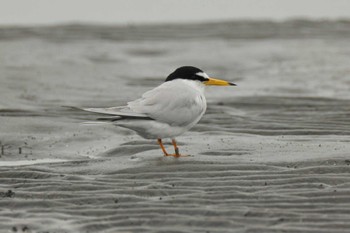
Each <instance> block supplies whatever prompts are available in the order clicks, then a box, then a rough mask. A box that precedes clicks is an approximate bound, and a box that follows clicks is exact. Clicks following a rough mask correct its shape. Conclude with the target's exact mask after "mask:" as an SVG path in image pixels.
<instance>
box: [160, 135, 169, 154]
mask: <svg viewBox="0 0 350 233" xmlns="http://www.w3.org/2000/svg"><path fill="white" fill-rule="evenodd" d="M158 144H159V146H160V148H161V149H162V151H163V153H164V156H169V154H168V152H166V150H165V148H164V146H163V143H162V139H160V138H158Z"/></svg>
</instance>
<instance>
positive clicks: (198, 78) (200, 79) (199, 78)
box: [194, 74, 209, 82]
mask: <svg viewBox="0 0 350 233" xmlns="http://www.w3.org/2000/svg"><path fill="white" fill-rule="evenodd" d="M194 76H195V78H194V80H199V81H201V82H205V81H209V79H208V78H204V77H203V76H201V75H197V74H195V75H194Z"/></svg>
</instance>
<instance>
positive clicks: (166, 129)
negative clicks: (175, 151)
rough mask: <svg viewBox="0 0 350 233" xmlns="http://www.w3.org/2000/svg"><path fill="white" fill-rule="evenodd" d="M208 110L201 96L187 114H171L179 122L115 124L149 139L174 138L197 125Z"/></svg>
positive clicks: (122, 121) (129, 122) (129, 121)
mask: <svg viewBox="0 0 350 233" xmlns="http://www.w3.org/2000/svg"><path fill="white" fill-rule="evenodd" d="M206 108H207V104H206V100H205V97H204V95H199V96H198V97H197V98H195V99H194V102H193V103H192V107H191V108H189V109H188V110H187V111H186V112H185V111H184V112H177V113H169V114H178V121H171V122H162V121H159V120H134V119H130V120H121V121H116V122H115V124H116V125H117V126H121V127H124V128H128V129H131V130H134V131H135V132H136V133H137V134H139V135H140V136H141V137H144V138H147V139H157V138H174V137H177V136H179V135H181V134H183V133H185V132H186V131H188V130H189V129H191V128H192V127H193V126H194V125H196V124H197V123H198V121H199V120H200V119H201V118H202V116H203V114H204V113H205V111H206ZM175 116H176V115H175ZM181 118H183V121H181V120H180V119H181Z"/></svg>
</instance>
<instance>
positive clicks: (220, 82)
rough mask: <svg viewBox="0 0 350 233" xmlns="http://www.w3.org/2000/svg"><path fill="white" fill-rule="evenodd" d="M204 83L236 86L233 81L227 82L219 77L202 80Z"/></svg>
mask: <svg viewBox="0 0 350 233" xmlns="http://www.w3.org/2000/svg"><path fill="white" fill-rule="evenodd" d="M203 83H204V84H205V85H215V86H236V84H234V83H230V82H227V81H225V80H221V79H215V78H209V80H208V81H204V82H203Z"/></svg>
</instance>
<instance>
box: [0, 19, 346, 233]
mask: <svg viewBox="0 0 350 233" xmlns="http://www.w3.org/2000/svg"><path fill="white" fill-rule="evenodd" d="M0 54H1V56H0V71H1V72H0V82H1V85H0V122H1V123H0V148H1V150H0V155H1V157H0V232H51V233H53V232H55V233H56V232H59V233H60V232H69V233H70V232H184V233H185V232H211V233H215V232H259V233H260V232H315V233H320V232H321V233H322V232H324V233H326V232H327V233H328V232H335V233H338V232H339V233H340V232H344V233H345V232H349V229H350V197H349V195H350V176H349V174H350V143H349V142H350V137H349V135H350V68H349V64H350V22H347V21H322V22H309V21H300V20H299V21H286V22H282V23H271V22H227V23H216V24H206V25H204V24H198V25H197V24H193V25H166V26H162V25H158V26H139V27H137V26H130V27H113V26H108V27H107V26H88V25H67V26H53V27H26V28H23V27H3V28H0ZM182 65H193V66H197V67H199V68H201V69H203V70H205V71H206V73H208V74H209V75H213V76H215V77H219V78H223V79H226V80H230V81H233V82H235V83H237V84H238V87H236V88H234V89H232V88H220V89H218V88H217V87H211V88H208V89H207V91H206V97H207V100H208V110H207V113H206V114H205V115H204V117H203V119H202V120H201V121H200V122H199V124H198V125H197V126H195V127H194V128H193V129H192V130H191V131H190V132H188V133H186V134H184V135H183V136H181V137H179V138H178V141H179V145H180V148H181V151H182V153H184V154H190V155H192V156H191V157H187V158H180V159H175V158H168V157H163V156H162V153H161V150H160V149H159V148H158V145H157V143H156V142H155V141H148V140H144V139H142V138H140V137H138V136H137V135H135V133H133V132H132V131H129V130H126V129H121V128H116V127H111V126H108V125H105V126H99V127H95V126H86V125H81V122H82V121H83V120H84V119H85V115H82V114H80V113H76V112H74V111H71V110H70V109H67V108H63V107H62V106H67V105H69V106H72V105H73V106H82V107H107V106H118V105H123V104H125V103H126V102H127V101H130V100H133V99H135V98H137V97H139V96H140V95H141V94H142V93H144V92H145V91H147V90H149V89H151V88H153V87H155V86H157V85H159V84H160V83H161V82H163V81H164V79H165V76H166V75H167V74H168V73H170V72H171V71H173V70H174V69H175V68H177V67H179V66H182ZM166 146H167V147H168V148H169V149H170V148H171V145H170V144H169V143H168V144H166Z"/></svg>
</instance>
